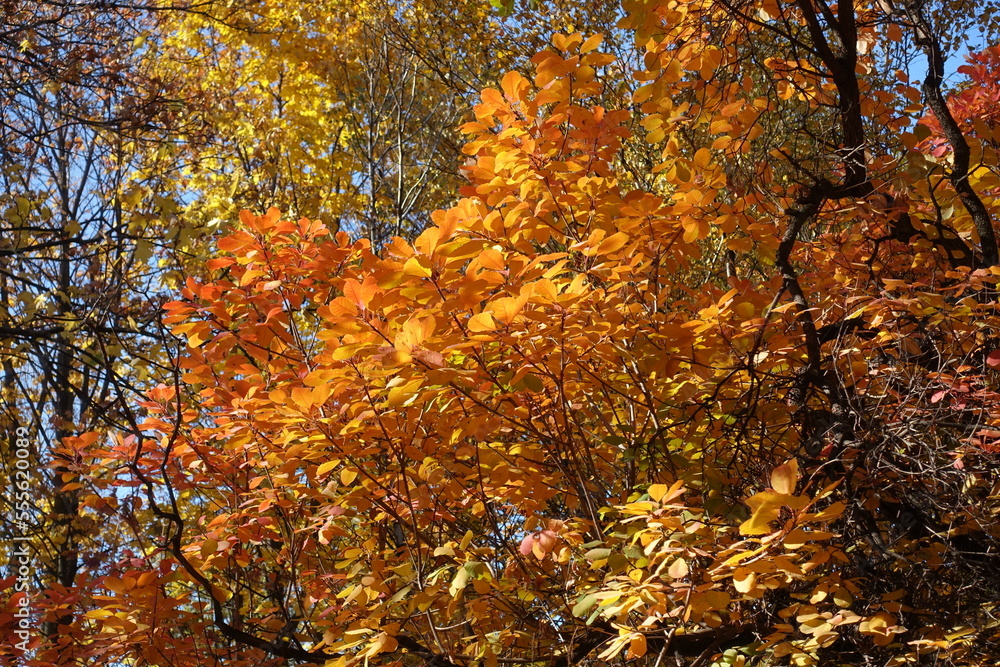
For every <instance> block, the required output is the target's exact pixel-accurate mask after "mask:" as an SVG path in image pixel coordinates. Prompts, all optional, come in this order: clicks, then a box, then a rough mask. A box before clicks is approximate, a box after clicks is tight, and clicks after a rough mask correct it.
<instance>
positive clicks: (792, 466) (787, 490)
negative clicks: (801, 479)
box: [771, 459, 799, 494]
mask: <svg viewBox="0 0 1000 667" xmlns="http://www.w3.org/2000/svg"><path fill="white" fill-rule="evenodd" d="M798 476H799V463H798V461H796V460H795V459H792V460H791V461H789V462H788V463H786V464H784V465H780V466H778V467H777V468H775V469H774V472H772V473H771V488H772V489H774V490H775V491H777V492H778V493H783V494H792V493H795V482H796V480H797V479H798Z"/></svg>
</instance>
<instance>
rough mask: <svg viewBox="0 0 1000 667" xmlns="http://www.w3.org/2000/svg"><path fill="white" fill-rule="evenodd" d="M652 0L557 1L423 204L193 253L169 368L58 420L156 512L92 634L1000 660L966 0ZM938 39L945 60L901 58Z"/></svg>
mask: <svg viewBox="0 0 1000 667" xmlns="http://www.w3.org/2000/svg"><path fill="white" fill-rule="evenodd" d="M932 9H937V10H939V11H937V12H936V13H935V12H932ZM991 9H992V6H989V7H987V10H991ZM623 10H624V15H625V16H624V18H623V19H622V21H621V23H620V25H619V26H618V28H617V30H619V31H622V33H624V34H627V35H629V36H630V38H631V40H632V43H633V44H634V48H635V51H634V52H633V55H632V56H629V55H627V54H621V55H620V56H619V55H617V54H616V55H612V54H611V53H606V52H604V50H603V49H602V38H601V36H600V35H596V34H595V35H584V34H579V33H576V32H573V33H571V34H565V33H557V34H555V35H554V37H553V38H552V40H551V47H550V48H547V49H544V50H541V51H540V52H539V53H537V54H536V55H534V56H533V57H532V59H531V68H530V70H529V69H525V71H524V72H517V71H512V72H509V73H507V74H505V75H504V76H503V77H502V78H501V80H500V84H499V88H487V89H486V90H484V91H483V92H482V93H481V95H480V97H479V100H478V102H477V104H476V105H475V106H474V108H473V114H474V118H473V119H471V120H470V121H469V122H467V123H464V124H463V125H462V126H461V131H462V132H463V133H464V134H465V135H467V137H466V138H467V142H466V143H465V145H464V148H463V149H462V150H463V153H464V155H465V156H466V158H467V159H466V161H465V163H464V164H463V165H462V166H461V171H460V173H461V174H462V176H463V177H464V178H465V179H466V184H465V185H463V186H461V189H460V191H459V193H460V196H461V198H460V199H458V200H457V202H456V203H454V204H453V205H451V206H448V207H446V208H441V209H440V210H437V211H435V212H434V213H433V214H432V215H431V221H432V223H433V224H431V225H430V226H429V227H428V228H427V229H426V230H425V231H423V232H422V233H420V234H419V235H417V236H416V238H414V239H413V240H412V241H407V240H405V239H403V238H398V237H397V238H395V239H393V240H391V241H389V242H388V243H386V244H385V245H382V246H378V245H377V244H373V242H372V238H371V235H370V234H368V233H361V232H364V230H362V229H355V230H351V231H352V232H354V234H353V235H352V234H351V233H348V231H347V230H345V229H341V230H339V231H338V230H336V229H332V228H331V227H334V226H335V225H333V224H332V221H329V222H324V221H322V220H311V219H309V218H306V217H298V216H293V217H292V218H291V219H283V217H282V215H281V213H280V212H279V211H278V210H277V209H271V210H269V211H268V212H267V213H265V214H264V215H255V214H253V213H250V212H244V213H243V214H241V216H240V222H239V225H237V226H234V227H233V228H232V229H230V230H229V231H228V233H227V234H226V235H224V236H223V237H222V238H221V239H220V240H219V242H218V252H217V253H216V256H215V257H213V258H212V259H211V260H209V261H208V262H207V264H206V266H205V267H204V268H205V271H206V275H205V276H204V277H203V278H201V279H198V278H195V277H190V278H188V279H187V280H186V281H185V283H184V288H183V290H182V291H181V294H180V296H179V297H178V298H177V299H176V300H174V301H172V302H170V303H168V304H167V305H166V306H165V313H166V314H165V323H166V324H167V325H169V326H170V327H172V331H173V332H174V334H176V335H177V336H180V337H182V338H183V340H184V342H185V343H186V350H185V352H184V354H183V355H182V357H181V358H180V359H179V361H178V365H177V369H178V375H177V376H176V378H175V379H174V381H173V382H171V383H169V384H167V383H164V384H163V385H161V386H159V387H157V388H155V389H153V390H152V391H150V392H148V394H147V396H146V397H145V399H144V400H143V402H142V403H141V404H138V405H136V406H133V407H127V406H123V413H122V414H123V416H124V419H125V420H127V421H129V422H130V427H129V428H127V429H123V430H122V431H121V432H119V433H116V434H114V435H113V436H111V437H107V438H104V437H99V436H97V435H96V434H93V435H86V436H82V437H75V438H69V439H67V440H66V441H65V443H66V448H65V452H66V456H67V458H68V460H70V461H72V462H73V464H74V465H75V466H79V467H80V469H81V470H88V471H90V477H89V478H88V479H87V482H88V484H90V485H92V487H93V488H94V489H95V492H94V493H92V494H90V495H88V497H87V502H89V503H92V504H93V506H95V507H96V506H98V505H100V504H101V503H102V502H103V501H106V500H108V499H109V498H127V499H128V503H127V504H125V503H123V505H126V506H125V507H123V509H122V511H121V512H120V514H119V516H121V517H122V520H123V521H128V522H130V523H132V524H133V525H137V526H143V527H146V528H145V533H146V534H147V535H149V536H150V537H148V538H147V539H145V540H144V541H143V543H142V548H141V550H137V551H136V552H135V553H134V554H133V556H132V557H130V558H128V559H122V560H120V561H118V562H117V563H115V564H114V567H113V569H112V570H111V571H109V572H108V574H107V575H106V576H104V577H102V578H101V579H100V580H99V581H95V582H94V585H95V588H94V589H93V592H94V599H100V600H101V601H103V604H102V605H101V607H100V608H90V609H87V610H86V611H84V609H83V608H82V607H81V608H80V609H79V611H80V612H82V613H80V614H78V616H80V617H82V618H83V619H84V620H82V621H81V623H85V624H86V625H85V626H81V627H86V633H84V632H80V633H78V634H77V635H75V637H76V638H77V641H78V642H79V646H80V647H81V650H85V651H86V652H87V655H88V657H90V658H91V659H94V657H95V656H97V657H98V659H100V660H102V661H104V662H105V663H108V662H113V661H118V662H133V663H136V664H156V665H168V664H169V665H173V664H176V665H198V664H226V665H240V664H251V663H252V664H258V665H259V664H275V665H277V664H287V663H288V662H297V663H307V664H321V665H332V666H336V667H348V666H353V665H360V664H371V663H379V664H387V665H389V664H392V665H395V664H406V665H427V664H434V665H439V666H443V667H459V666H462V667H464V666H465V665H474V664H486V665H488V666H489V667H493V666H494V665H501V664H504V665H509V664H515V665H516V664H525V665H531V664H537V665H539V666H543V665H544V666H546V667H564V666H565V667H568V666H569V665H572V664H578V663H594V664H596V663H604V662H609V661H617V662H623V663H625V662H641V663H642V664H648V665H651V666H653V667H659V666H660V665H665V664H676V665H704V664H721V665H750V664H763V665H779V664H796V665H811V664H822V665H826V664H830V665H841V664H850V665H862V664H872V665H874V664H909V663H912V664H950V665H969V666H971V665H984V664H992V663H994V662H996V660H997V655H998V648H997V632H998V629H997V626H996V621H995V620H994V619H995V615H996V612H997V609H996V606H997V600H998V599H1000V598H998V594H997V593H998V584H1000V580H998V578H997V569H996V567H995V554H996V548H997V542H996V541H997V538H998V533H1000V526H998V523H997V521H996V515H997V509H998V497H1000V492H998V489H997V474H996V473H997V459H996V456H997V451H998V444H997V443H998V442H1000V405H998V402H997V398H998V389H1000V388H998V386H997V376H996V373H997V372H998V370H997V369H998V368H1000V343H998V340H997V337H996V336H995V335H994V333H993V332H994V330H995V329H996V328H997V327H998V326H1000V322H998V321H997V311H996V306H997V294H998V289H997V280H998V276H1000V269H998V259H997V244H996V238H995V230H994V225H993V217H995V214H996V211H997V205H996V201H995V193H996V192H997V185H998V184H997V175H996V169H997V164H998V160H997V154H996V149H995V146H994V145H993V143H992V142H991V138H992V134H987V133H986V129H988V128H983V127H981V126H980V127H976V128H975V133H974V132H972V131H970V128H969V127H968V126H967V125H963V123H962V120H961V118H958V119H957V118H956V117H955V115H954V114H953V107H949V105H948V96H947V94H946V91H945V90H944V89H943V76H944V60H943V58H944V53H945V49H946V48H947V47H948V46H949V45H952V44H953V43H954V41H955V35H954V34H952V33H950V32H949V29H950V27H952V26H957V27H958V29H959V30H961V27H962V25H963V21H967V20H968V18H969V17H968V15H967V14H962V13H961V12H962V11H967V7H965V5H963V4H961V3H954V4H942V5H941V6H940V7H931V6H930V5H929V4H928V3H920V2H905V3H900V4H899V5H898V6H894V5H893V4H892V3H885V2H877V3H873V4H866V3H857V4H852V3H838V4H836V5H831V4H828V3H826V2H825V1H824V0H797V1H796V2H786V3H779V2H773V1H771V0H764V1H757V0H740V1H738V2H730V1H723V0H704V1H695V2H677V1H676V0H662V1H661V0H649V1H647V2H640V1H638V0H636V1H627V2H625V3H623ZM942 19H947V20H946V21H943V20H942ZM581 27H584V26H581ZM619 36H620V35H619ZM618 48H619V47H616V49H618ZM916 50H919V51H920V52H922V53H923V54H924V56H925V58H926V61H927V63H928V65H927V67H926V72H925V73H924V75H923V77H922V81H919V82H915V83H911V82H910V81H909V80H908V79H907V77H906V76H905V74H904V73H901V72H896V71H895V68H894V67H890V68H887V67H886V66H885V64H886V63H889V64H890V65H891V64H894V63H895V62H896V61H894V60H893V58H895V57H897V56H898V55H899V54H900V53H913V52H915V51H916ZM892 54H896V55H892ZM890 56H892V57H890ZM393 57H395V55H394V56H393ZM393 62H396V61H393ZM632 62H635V63H637V67H635V68H633V67H631V66H626V64H627V63H632ZM633 70H635V71H633ZM623 78H631V79H634V80H635V81H638V82H639V84H640V85H639V87H638V88H637V89H636V90H635V92H634V95H633V96H632V97H631V99H630V100H625V99H621V98H620V96H619V95H618V94H617V93H615V92H614V91H621V90H624V89H626V88H627V86H624V85H622V84H621V79H623ZM609 91H612V92H610V93H609ZM422 103H423V104H430V102H427V101H422ZM925 111H927V112H929V114H931V115H933V117H934V122H936V123H938V126H939V127H940V133H941V134H940V141H943V142H945V143H946V144H947V149H946V150H944V151H941V150H937V149H938V147H939V146H940V145H941V144H940V143H939V144H933V143H932V142H931V143H929V142H928V141H926V140H927V139H928V137H929V134H930V133H929V129H928V127H927V125H928V124H927V123H924V124H918V123H917V122H916V121H917V120H918V119H919V118H920V117H921V116H922V115H923V114H924V112H925ZM981 125H982V124H981ZM633 127H638V128H641V130H640V131H639V132H633V131H632V129H631V128H633ZM990 132H992V130H990ZM288 150H292V148H291V147H288ZM651 151H652V153H651ZM651 154H652V155H653V156H655V158H656V159H655V160H654V161H653V163H652V164H649V165H648V168H647V167H646V164H645V163H644V162H643V161H644V160H648V159H649V156H650V155H651ZM457 166H458V165H456V167H457ZM388 210H389V209H378V208H376V209H374V212H373V215H377V216H386V219H385V220H384V221H383V222H385V223H386V224H389V225H392V224H395V223H394V222H393V216H392V215H391V213H387V212H386V211H388ZM109 470H113V471H115V473H116V474H115V475H109V474H108V472H107V471H109ZM38 663H39V664H45V662H44V659H42V660H38Z"/></svg>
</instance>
